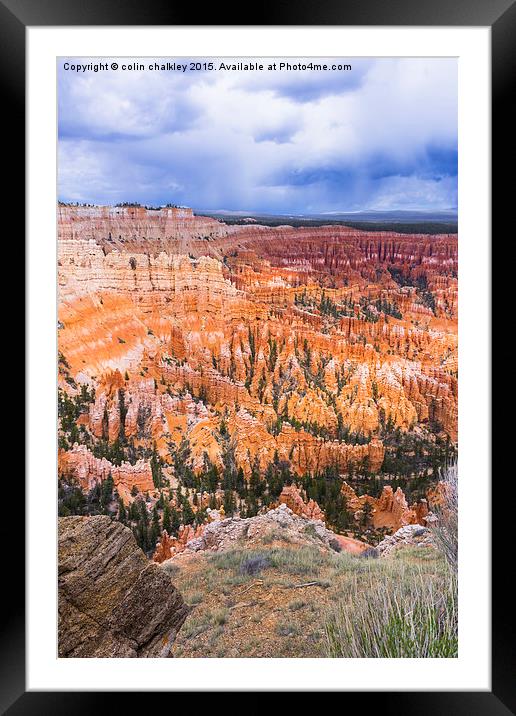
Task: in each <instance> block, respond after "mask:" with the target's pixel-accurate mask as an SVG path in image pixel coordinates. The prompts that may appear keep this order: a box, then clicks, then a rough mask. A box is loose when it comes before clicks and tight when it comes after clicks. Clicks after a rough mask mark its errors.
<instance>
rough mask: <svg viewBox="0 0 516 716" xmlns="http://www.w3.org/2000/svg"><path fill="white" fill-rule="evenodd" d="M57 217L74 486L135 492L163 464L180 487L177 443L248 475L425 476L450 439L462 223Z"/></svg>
mask: <svg viewBox="0 0 516 716" xmlns="http://www.w3.org/2000/svg"><path fill="white" fill-rule="evenodd" d="M58 219H59V244H58V246H59V332H58V334H59V350H60V356H61V358H60V371H59V375H60V377H59V381H60V387H61V389H62V391H63V393H66V395H68V396H69V397H70V399H71V400H74V401H75V403H76V405H75V404H74V405H75V407H72V408H70V409H69V411H68V412H69V414H70V416H71V418H70V420H69V421H68V422H67V423H66V426H65V429H64V430H63V425H61V428H62V435H61V438H62V439H61V449H60V453H59V456H60V471H61V473H62V474H66V475H73V476H74V478H75V479H76V480H77V481H78V483H79V484H80V485H81V487H83V488H84V489H90V488H91V486H92V485H93V484H94V483H95V481H98V480H100V479H105V477H106V475H107V474H111V476H112V478H113V480H114V483H115V486H116V488H117V489H118V491H119V494H120V496H121V497H122V499H123V501H124V502H125V503H129V502H130V501H131V492H132V488H133V486H135V487H136V488H137V490H139V491H141V492H146V491H148V492H151V493H152V491H153V488H154V487H155V486H156V479H155V474H153V469H154V473H155V468H156V464H157V462H158V463H159V468H160V471H161V474H162V476H164V479H165V481H166V483H167V484H169V485H175V484H176V483H175V482H174V480H175V479H176V475H175V473H176V472H177V463H178V456H180V460H182V461H183V463H184V464H185V465H188V467H189V468H191V469H192V470H193V472H194V474H198V475H199V474H203V472H204V471H205V469H206V465H207V464H210V465H214V466H215V467H216V468H218V469H219V470H220V471H222V470H223V468H224V466H225V465H227V462H228V456H229V457H230V458H231V461H232V462H234V467H235V470H238V469H241V470H242V472H243V475H244V478H245V479H246V480H249V479H250V478H251V476H252V474H253V470H259V471H262V472H264V471H266V470H267V467H268V466H269V465H270V464H271V463H275V464H276V465H278V464H280V465H288V468H289V469H290V470H292V471H293V473H294V474H297V475H299V476H302V475H304V474H306V473H320V472H321V471H323V470H324V469H327V468H328V469H329V468H332V469H333V468H335V469H336V470H337V471H338V472H339V473H340V474H341V475H343V476H347V477H349V476H350V475H351V476H352V475H353V474H356V473H357V472H361V473H368V474H371V473H373V474H375V473H377V472H378V471H380V470H381V469H383V470H384V471H385V472H386V474H388V473H389V472H391V473H395V472H396V470H398V469H400V468H399V466H400V464H402V463H403V461H404V460H405V461H408V463H410V465H413V471H414V472H421V471H423V470H425V469H426V470H427V472H429V474H431V473H432V470H433V469H434V467H435V459H436V458H435V455H436V454H437V451H438V450H440V449H441V446H442V445H444V444H446V445H452V446H453V445H454V443H455V442H456V440H457V237H456V236H454V235H442V236H425V235H398V234H394V233H392V232H364V231H357V230H355V229H350V228H347V227H342V226H336V227H328V226H325V227H320V228H310V229H306V228H299V229H293V228H291V227H279V228H277V229H272V228H267V227H261V226H253V227H249V226H233V227H229V226H226V225H224V224H222V223H221V222H218V221H215V220H213V219H207V218H205V217H196V216H194V215H193V214H192V212H191V211H190V210H184V209H172V208H171V209H167V210H161V211H148V210H145V209H142V208H141V207H129V208H124V209H122V208H120V209H114V208H108V207H95V208H91V207H90V208H83V207H60V208H59V216H58ZM84 386H86V389H87V397H86V398H85V399H84V400H82V399H80V398H79V397H78V396H80V393H81V390H84V389H85V388H84ZM88 391H89V392H88ZM74 411H75V412H74ZM70 422H72V423H75V428H73V427H70ZM153 456H154V457H153ZM152 460H154V468H153V466H152ZM207 461H208V462H207ZM411 461H412V462H411ZM410 465H409V468H410ZM174 466H175V467H174ZM409 468H407V474H408V472H410V469H409Z"/></svg>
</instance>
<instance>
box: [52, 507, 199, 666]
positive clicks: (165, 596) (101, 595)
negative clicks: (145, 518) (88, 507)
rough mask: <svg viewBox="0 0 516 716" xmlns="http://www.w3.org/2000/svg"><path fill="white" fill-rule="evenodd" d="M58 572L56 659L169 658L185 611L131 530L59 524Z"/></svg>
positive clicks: (92, 521) (90, 522)
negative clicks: (58, 657) (57, 654)
mask: <svg viewBox="0 0 516 716" xmlns="http://www.w3.org/2000/svg"><path fill="white" fill-rule="evenodd" d="M58 572H59V648H58V651H59V656H60V657H167V656H169V654H170V651H171V648H172V644H173V642H174V639H175V637H176V634H177V632H178V630H179V629H180V627H181V625H182V624H183V622H184V620H185V619H186V617H187V615H188V613H189V607H188V606H187V605H186V604H185V603H184V602H183V598H182V596H181V594H180V593H179V592H178V591H177V589H176V588H175V587H174V585H173V584H172V582H171V581H170V577H169V576H168V575H167V574H166V572H164V571H163V570H162V569H160V568H159V567H158V565H157V564H155V563H152V562H149V560H148V559H147V558H146V557H145V555H144V554H143V552H142V551H141V549H140V548H139V547H138V546H137V544H136V542H135V540H134V537H133V535H132V532H131V530H129V529H128V528H127V527H124V526H123V525H121V524H120V523H119V522H114V521H113V520H111V519H110V518H109V517H106V516H96V517H61V518H60V519H59V559H58Z"/></svg>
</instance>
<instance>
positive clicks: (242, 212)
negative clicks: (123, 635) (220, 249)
mask: <svg viewBox="0 0 516 716" xmlns="http://www.w3.org/2000/svg"><path fill="white" fill-rule="evenodd" d="M58 205H62V206H85V207H88V206H91V207H99V208H101V207H113V208H116V207H118V208H130V207H131V206H132V207H141V208H143V209H151V210H152V209H156V210H157V209H166V208H173V207H176V208H179V209H191V210H192V211H193V212H194V213H203V214H210V215H211V214H220V215H221V216H224V215H228V216H231V215H232V216H241V217H246V216H249V217H253V216H278V217H281V216H285V217H289V216H292V217H315V216H317V217H321V216H327V217H328V218H331V217H337V216H360V215H363V214H382V215H386V214H398V215H399V214H421V215H426V214H430V215H436V214H450V215H453V216H455V217H457V216H458V208H456V207H447V208H443V209H359V210H355V211H349V210H348V211H346V210H344V209H342V210H335V211H320V212H310V213H301V212H292V211H288V212H278V211H258V210H254V209H205V208H202V207H196V206H188V205H186V204H175V203H172V202H167V203H165V204H160V203H158V202H152V201H150V202H137V201H131V200H123V201H119V202H116V203H97V202H93V201H79V202H78V201H65V200H64V199H58Z"/></svg>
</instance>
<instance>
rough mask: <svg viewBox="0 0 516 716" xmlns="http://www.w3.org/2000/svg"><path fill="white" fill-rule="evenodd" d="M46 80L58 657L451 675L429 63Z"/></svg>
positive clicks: (220, 61)
mask: <svg viewBox="0 0 516 716" xmlns="http://www.w3.org/2000/svg"><path fill="white" fill-rule="evenodd" d="M57 83H58V85H57V99H58V142H57V150H58V160H57V163H58V176H57V196H58V199H59V201H58V205H57V207H56V211H57V262H58V267H57V274H58V286H57V292H58V325H57V358H56V370H57V384H58V389H57V396H56V400H57V413H58V426H57V435H58V440H57V453H58V454H57V464H58V475H57V486H56V501H57V507H56V512H57V520H58V584H57V590H58V608H59V614H58V635H57V641H58V655H59V657H62V658H70V657H95V658H120V657H133V658H134V657H136V658H145V657H148V658H155V657H162V658H179V659H184V658H206V657H211V658H228V657H229V658H278V657H280V658H318V657H319V658H336V659H338V658H347V659H350V658H351V659H355V658H359V659H360V658H388V659H391V658H392V659H397V658H431V659H442V658H445V659H449V658H451V659H456V658H457V657H458V655H459V649H460V645H459V640H458V623H459V614H458V594H457V591H458V590H457V584H458V484H459V470H458V454H459V449H458V439H459V436H458V389H457V386H458V370H459V366H458V295H459V294H458V211H457V207H458V189H457V179H458V128H457V106H458V88H457V59H456V58H443V57H427V58H417V57H414V58H410V57H400V58H392V57H390V58H385V57H384V58H380V57H379V58H374V57H372V58H363V57H361V58H357V57H338V58H337V57H329V58H327V57H319V58H314V57H310V58H303V57H297V58H296V57H236V58H232V57H134V58H128V57H98V58H95V57H94V58H91V57H60V58H58V61H57ZM53 205H54V203H53V201H52V209H53ZM461 206H462V205H461ZM461 280H462V277H461ZM52 283H53V281H52ZM461 285H462V284H461ZM461 325H462V323H461ZM52 479H54V478H52ZM461 613H462V612H461ZM461 638H462V637H461Z"/></svg>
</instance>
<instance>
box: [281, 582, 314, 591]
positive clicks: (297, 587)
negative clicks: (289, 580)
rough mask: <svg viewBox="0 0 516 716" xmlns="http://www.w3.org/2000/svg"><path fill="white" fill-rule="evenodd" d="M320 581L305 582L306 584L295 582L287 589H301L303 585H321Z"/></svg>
mask: <svg viewBox="0 0 516 716" xmlns="http://www.w3.org/2000/svg"><path fill="white" fill-rule="evenodd" d="M320 586H321V583H320V582H305V583H304V584H293V585H292V586H291V587H287V589H301V587H320Z"/></svg>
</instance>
